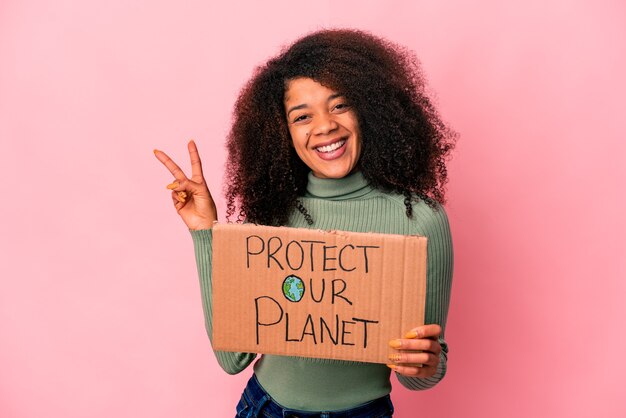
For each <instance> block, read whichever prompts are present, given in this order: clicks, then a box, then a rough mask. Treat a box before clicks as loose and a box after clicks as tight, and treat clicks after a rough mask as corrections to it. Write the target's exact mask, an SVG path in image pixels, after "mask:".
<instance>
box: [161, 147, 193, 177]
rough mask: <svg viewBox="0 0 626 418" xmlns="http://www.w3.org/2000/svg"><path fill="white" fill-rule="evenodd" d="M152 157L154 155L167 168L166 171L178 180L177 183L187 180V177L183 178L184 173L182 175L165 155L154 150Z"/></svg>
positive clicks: (177, 167) (172, 161)
mask: <svg viewBox="0 0 626 418" xmlns="http://www.w3.org/2000/svg"><path fill="white" fill-rule="evenodd" d="M194 148H195V145H194ZM197 152H198V150H196V153H197ZM154 155H156V157H157V159H158V160H159V161H161V163H163V165H164V166H165V167H167V169H168V170H169V171H170V173H172V175H173V176H174V178H175V179H176V180H178V181H179V182H183V181H185V180H187V176H185V173H183V170H181V169H180V167H179V166H178V165H177V164H176V163H175V162H174V160H172V159H171V158H170V157H169V156H168V155H167V154H166V153H164V152H163V151H160V150H158V149H155V150H154ZM198 161H199V160H198Z"/></svg>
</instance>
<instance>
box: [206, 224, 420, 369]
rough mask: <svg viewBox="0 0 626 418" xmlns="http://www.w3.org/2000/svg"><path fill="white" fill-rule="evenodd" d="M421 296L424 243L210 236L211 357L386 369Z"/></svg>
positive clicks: (370, 236) (239, 231)
mask: <svg viewBox="0 0 626 418" xmlns="http://www.w3.org/2000/svg"><path fill="white" fill-rule="evenodd" d="M425 294H426V238H425V237H420V236H404V235H390V234H374V233H355V232H344V231H319V230H312V229H299V228H287V227H278V228H277V227H267V226H257V225H252V224H245V225H236V224H216V225H215V226H214V227H213V348H214V349H215V350H222V351H240V352H251V353H266V354H279V355H289V356H300V357H318V358H331V359H341V360H353V361H363V362H371V363H387V362H388V358H387V356H388V354H389V353H391V352H392V351H394V352H397V351H395V350H392V349H390V348H389V346H388V343H389V340H391V339H394V338H401V337H402V336H403V335H404V334H405V333H406V332H407V331H409V330H410V329H411V328H414V327H416V326H419V325H422V324H423V323H424V303H425Z"/></svg>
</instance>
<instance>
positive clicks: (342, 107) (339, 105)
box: [333, 102, 350, 112]
mask: <svg viewBox="0 0 626 418" xmlns="http://www.w3.org/2000/svg"><path fill="white" fill-rule="evenodd" d="M348 109H350V105H349V104H348V103H343V102H342V103H337V104H336V105H335V107H333V111H337V112H345V111H346V110H348Z"/></svg>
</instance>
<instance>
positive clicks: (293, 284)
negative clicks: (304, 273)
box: [283, 275, 304, 302]
mask: <svg viewBox="0 0 626 418" xmlns="http://www.w3.org/2000/svg"><path fill="white" fill-rule="evenodd" d="M283 295H285V297H286V298H287V300H289V301H291V302H300V299H302V296H304V282H303V281H302V279H301V278H299V277H298V276H294V275H291V276H287V277H285V281H283Z"/></svg>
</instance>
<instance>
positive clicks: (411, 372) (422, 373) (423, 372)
mask: <svg viewBox="0 0 626 418" xmlns="http://www.w3.org/2000/svg"><path fill="white" fill-rule="evenodd" d="M387 366H388V367H389V368H390V369H391V370H393V371H395V372H398V373H400V374H403V375H405V376H408V377H420V378H424V377H431V376H433V375H434V374H435V373H436V372H437V366H434V367H432V366H425V367H419V366H415V365H414V366H401V365H395V364H388V365H387Z"/></svg>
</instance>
